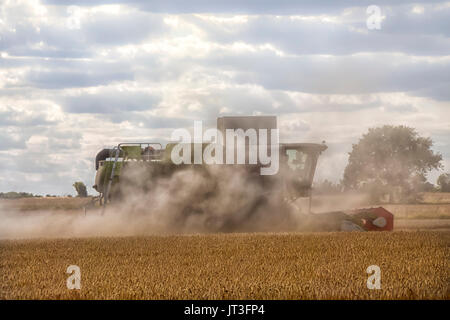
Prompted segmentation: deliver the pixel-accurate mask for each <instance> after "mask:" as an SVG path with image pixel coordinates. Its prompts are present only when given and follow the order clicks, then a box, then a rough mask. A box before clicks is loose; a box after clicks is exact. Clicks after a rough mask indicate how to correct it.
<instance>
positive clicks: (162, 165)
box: [93, 116, 394, 231]
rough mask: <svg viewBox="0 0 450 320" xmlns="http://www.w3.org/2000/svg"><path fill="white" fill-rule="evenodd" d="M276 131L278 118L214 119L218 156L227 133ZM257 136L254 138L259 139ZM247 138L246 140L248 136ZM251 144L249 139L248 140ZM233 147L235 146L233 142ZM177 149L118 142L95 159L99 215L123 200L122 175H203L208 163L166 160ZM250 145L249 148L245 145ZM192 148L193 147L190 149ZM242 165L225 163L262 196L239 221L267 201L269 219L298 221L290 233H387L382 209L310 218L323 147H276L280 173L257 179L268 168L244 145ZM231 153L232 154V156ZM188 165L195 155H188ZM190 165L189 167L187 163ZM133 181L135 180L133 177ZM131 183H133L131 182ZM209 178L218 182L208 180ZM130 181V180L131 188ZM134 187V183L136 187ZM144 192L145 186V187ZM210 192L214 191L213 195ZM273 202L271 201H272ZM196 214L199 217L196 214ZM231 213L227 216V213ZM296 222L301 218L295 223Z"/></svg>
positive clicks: (388, 220) (226, 226)
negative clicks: (252, 158) (252, 157)
mask: <svg viewBox="0 0 450 320" xmlns="http://www.w3.org/2000/svg"><path fill="white" fill-rule="evenodd" d="M276 128H277V119H276V117H275V116H247V117H221V118H218V119H217V130H218V131H220V132H221V133H222V134H223V137H224V141H223V144H222V145H221V148H223V149H222V150H223V155H224V157H225V156H226V152H227V150H228V152H230V151H229V149H228V146H227V147H225V145H226V136H227V135H226V130H227V129H232V130H237V129H242V131H241V132H246V130H248V129H255V130H256V131H257V132H259V130H261V129H266V130H267V131H269V132H270V130H272V129H276ZM258 136H259V135H258ZM247 137H248V136H247ZM249 140H250V139H249ZM244 141H247V140H244ZM233 143H234V142H233ZM177 144H179V143H178V142H177V143H168V144H167V145H166V146H165V148H163V147H162V145H161V144H160V143H152V142H148V143H120V144H119V145H118V146H117V147H115V148H113V149H103V150H102V151H100V152H99V153H98V154H97V156H96V159H95V166H96V171H97V173H96V177H95V185H94V186H93V188H94V189H95V190H97V191H98V192H99V193H100V196H99V197H98V201H99V203H100V205H101V206H103V211H102V212H104V209H105V208H106V206H107V205H108V204H109V203H111V204H112V203H115V202H117V203H120V201H121V199H123V198H124V197H126V195H125V194H126V192H124V185H126V184H128V186H129V184H130V178H129V177H127V172H128V171H130V172H131V170H133V168H134V169H136V168H137V169H138V170H139V172H140V174H139V179H143V180H145V179H147V180H150V181H152V182H154V183H158V179H159V178H168V177H171V176H172V175H173V174H174V173H175V172H178V171H179V170H187V169H190V170H200V171H202V170H203V171H204V172H207V171H208V167H209V166H215V165H216V164H214V165H210V164H204V163H202V164H184V163H183V164H175V163H174V162H173V160H172V158H171V153H172V150H173V148H174V147H175V146H176V145H177ZM249 144H251V143H250V142H249ZM195 145H197V147H200V146H199V144H195V143H192V144H191V146H192V150H194V149H195V147H196V146H195ZM200 145H201V150H202V151H204V150H205V148H206V147H207V145H209V143H201V144H200ZM271 145H272V144H271V142H270V141H269V142H268V143H267V150H268V154H271ZM245 148H246V152H245V157H246V160H245V164H240V165H236V164H225V165H223V166H227V168H232V170H233V168H236V170H242V169H244V170H245V173H246V176H247V179H248V182H249V187H251V184H254V183H257V184H259V185H260V186H262V187H261V188H258V189H261V190H262V191H261V194H260V195H258V196H257V197H256V199H251V200H249V201H251V203H248V204H247V205H246V206H245V208H243V209H242V210H245V211H246V212H245V214H242V212H240V214H239V217H242V218H241V219H247V218H249V217H251V215H252V213H253V212H255V211H256V209H257V208H260V207H261V206H265V205H267V203H268V200H267V199H269V198H270V199H272V200H273V199H277V200H276V203H277V204H278V207H277V209H276V210H273V211H274V212H273V214H277V215H282V214H285V213H286V212H289V215H292V214H294V215H295V216H296V217H297V219H294V220H292V221H291V222H290V223H291V224H293V225H292V229H294V230H302V225H303V226H307V227H306V229H307V230H313V231H392V229H393V220H394V219H393V215H392V214H391V213H390V212H388V211H387V210H385V209H384V208H382V207H378V208H364V209H356V210H349V211H336V212H327V213H312V212H311V203H312V182H313V178H314V173H315V170H316V165H317V160H318V158H319V155H320V154H321V153H322V152H323V151H325V150H326V149H327V146H326V145H325V143H322V144H316V143H280V144H279V148H278V150H279V157H278V159H279V170H278V171H277V173H276V174H273V175H261V174H260V172H261V168H264V167H267V166H268V165H267V164H266V165H263V164H261V163H260V161H259V159H258V161H257V163H254V162H253V164H249V157H248V153H249V152H248V151H249V145H248V144H246V146H245ZM235 151H236V149H235ZM235 154H236V152H235ZM192 160H194V155H193V153H192ZM191 163H194V161H192V162H191ZM134 177H136V175H134ZM134 179H135V178H134ZM211 179H217V177H214V176H211ZM133 183H134V182H133V181H131V184H133ZM136 184H138V183H136ZM145 187H148V184H147V186H145ZM211 192H214V190H212V191H211ZM300 199H304V200H307V205H306V206H303V207H306V208H301V207H300V206H299V205H298V202H303V203H304V202H305V201H298V200H300ZM272 203H273V201H272ZM184 211H185V212H186V215H189V214H190V211H195V214H199V209H198V208H195V207H194V206H193V204H192V203H189V204H186V208H185V210H184ZM200 213H201V212H200ZM231 214H232V213H231ZM298 217H301V218H300V219H298ZM296 221H297V222H298V221H302V224H300V225H298V226H297V225H295V224H296ZM240 222H242V221H239V220H236V219H233V221H232V223H222V224H219V225H220V227H219V228H217V229H218V230H216V231H233V230H235V229H236V227H238V225H239V223H240Z"/></svg>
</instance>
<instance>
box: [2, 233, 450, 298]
mask: <svg viewBox="0 0 450 320" xmlns="http://www.w3.org/2000/svg"><path fill="white" fill-rule="evenodd" d="M69 265H77V266H79V267H80V269H81V290H68V289H67V287H66V279H67V277H68V276H69V275H68V274H66V269H67V267H68V266H69ZM370 265H378V266H379V267H380V268H381V289H380V290H369V289H368V288H367V286H366V281H367V278H368V276H369V275H368V274H367V273H366V269H367V267H368V266H370ZM0 271H1V272H0V298H1V299H11V298H14V299H15V298H19V299H25V298H31V299H70V298H74V299H392V298H399V299H418V298H425V299H449V298H450V293H449V279H450V232H448V231H408V232H401V231H400V232H392V233H384V232H382V233H373V232H370V233H305V234H298V233H288V234H261V233H259V234H258V233H257V234H215V235H185V236H148V237H127V238H120V237H117V238H84V239H64V240H62V239H60V240H56V239H49V240H3V241H0Z"/></svg>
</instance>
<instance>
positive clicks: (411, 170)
mask: <svg viewBox="0 0 450 320" xmlns="http://www.w3.org/2000/svg"><path fill="white" fill-rule="evenodd" d="M432 145H433V141H432V140H431V139H430V138H424V137H420V136H419V134H418V133H417V132H416V131H415V129H413V128H409V127H405V126H390V125H385V126H383V127H378V128H371V129H369V131H368V133H366V134H364V135H363V136H362V138H361V139H360V140H359V142H358V143H357V144H354V145H353V148H352V151H351V152H350V153H349V155H350V157H349V162H348V165H347V167H346V168H345V172H344V179H343V183H344V186H345V188H346V189H358V190H366V191H368V192H370V194H371V195H372V198H373V200H375V201H379V200H381V198H383V196H385V195H388V196H389V201H391V202H392V201H396V200H401V201H411V200H415V199H417V193H418V192H419V191H420V190H421V189H423V188H424V184H426V174H427V173H428V172H429V171H430V170H432V169H439V168H442V164H441V161H442V155H441V154H439V153H434V152H433V150H431V146H432Z"/></svg>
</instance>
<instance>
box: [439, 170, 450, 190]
mask: <svg viewBox="0 0 450 320" xmlns="http://www.w3.org/2000/svg"><path fill="white" fill-rule="evenodd" d="M437 185H438V186H439V191H441V192H450V173H443V174H441V175H440V176H439V178H438V179H437Z"/></svg>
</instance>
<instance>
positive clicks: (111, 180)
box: [102, 147, 120, 215]
mask: <svg viewBox="0 0 450 320" xmlns="http://www.w3.org/2000/svg"><path fill="white" fill-rule="evenodd" d="M115 149H116V155H115V157H114V162H113V166H112V170H111V175H110V176H109V180H108V185H107V186H106V190H105V194H104V195H103V210H102V215H103V214H104V213H105V209H106V203H107V202H108V199H109V192H110V190H111V185H112V182H113V179H114V174H115V173H116V166H117V162H118V161H119V155H120V147H118V148H115ZM113 152H114V150H113Z"/></svg>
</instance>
